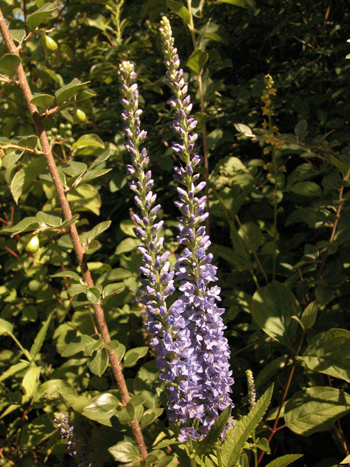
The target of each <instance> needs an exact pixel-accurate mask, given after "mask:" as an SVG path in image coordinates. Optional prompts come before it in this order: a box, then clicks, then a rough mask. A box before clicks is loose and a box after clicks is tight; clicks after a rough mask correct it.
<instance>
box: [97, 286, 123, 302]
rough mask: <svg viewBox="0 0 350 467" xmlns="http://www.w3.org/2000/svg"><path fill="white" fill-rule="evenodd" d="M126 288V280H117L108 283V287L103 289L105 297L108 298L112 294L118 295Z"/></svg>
mask: <svg viewBox="0 0 350 467" xmlns="http://www.w3.org/2000/svg"><path fill="white" fill-rule="evenodd" d="M124 290H125V284H124V282H116V283H114V284H108V285H106V287H104V289H103V293H102V296H103V299H105V298H107V297H108V296H110V295H116V294H119V293H121V292H123V291H124Z"/></svg>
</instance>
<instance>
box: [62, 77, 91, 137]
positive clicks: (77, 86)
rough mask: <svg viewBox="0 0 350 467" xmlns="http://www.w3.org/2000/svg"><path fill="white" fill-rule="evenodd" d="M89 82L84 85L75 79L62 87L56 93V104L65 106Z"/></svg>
mask: <svg viewBox="0 0 350 467" xmlns="http://www.w3.org/2000/svg"><path fill="white" fill-rule="evenodd" d="M88 83H89V82H88V81H87V82H85V83H82V82H81V81H80V80H79V79H77V78H74V79H73V80H72V81H71V82H70V83H69V84H66V85H65V86H62V87H61V88H60V89H58V90H57V91H56V92H55V96H56V102H57V104H58V105H62V104H64V102H66V101H67V100H68V99H70V98H71V97H73V96H75V95H76V94H77V93H78V92H79V91H80V90H81V89H83V88H84V87H85V86H86V85H87V84H88ZM73 146H74V145H73Z"/></svg>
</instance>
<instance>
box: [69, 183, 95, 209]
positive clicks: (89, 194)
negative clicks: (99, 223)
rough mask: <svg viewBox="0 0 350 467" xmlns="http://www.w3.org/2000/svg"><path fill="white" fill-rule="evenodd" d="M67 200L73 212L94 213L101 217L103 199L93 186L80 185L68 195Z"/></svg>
mask: <svg viewBox="0 0 350 467" xmlns="http://www.w3.org/2000/svg"><path fill="white" fill-rule="evenodd" d="M67 198H68V201H69V203H71V208H72V210H73V211H92V212H93V213H94V214H96V215H97V216H99V215H100V207H101V198H100V195H99V193H98V191H97V190H96V188H95V187H93V186H92V185H79V186H78V188H76V189H74V190H72V191H69V192H68V193H67Z"/></svg>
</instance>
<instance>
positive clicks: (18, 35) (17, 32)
mask: <svg viewBox="0 0 350 467" xmlns="http://www.w3.org/2000/svg"><path fill="white" fill-rule="evenodd" d="M10 35H11V37H12V40H13V41H14V42H17V43H18V44H20V43H21V42H22V41H23V39H24V38H25V37H26V32H25V30H24V29H10Z"/></svg>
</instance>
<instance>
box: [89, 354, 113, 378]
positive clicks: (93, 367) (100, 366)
mask: <svg viewBox="0 0 350 467" xmlns="http://www.w3.org/2000/svg"><path fill="white" fill-rule="evenodd" d="M108 363H109V357H108V352H107V350H105V349H98V350H97V351H96V352H95V353H94V356H93V357H92V359H91V360H90V362H89V368H90V371H91V373H93V374H94V375H96V376H102V375H103V373H104V372H105V371H106V369H107V366H108Z"/></svg>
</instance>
